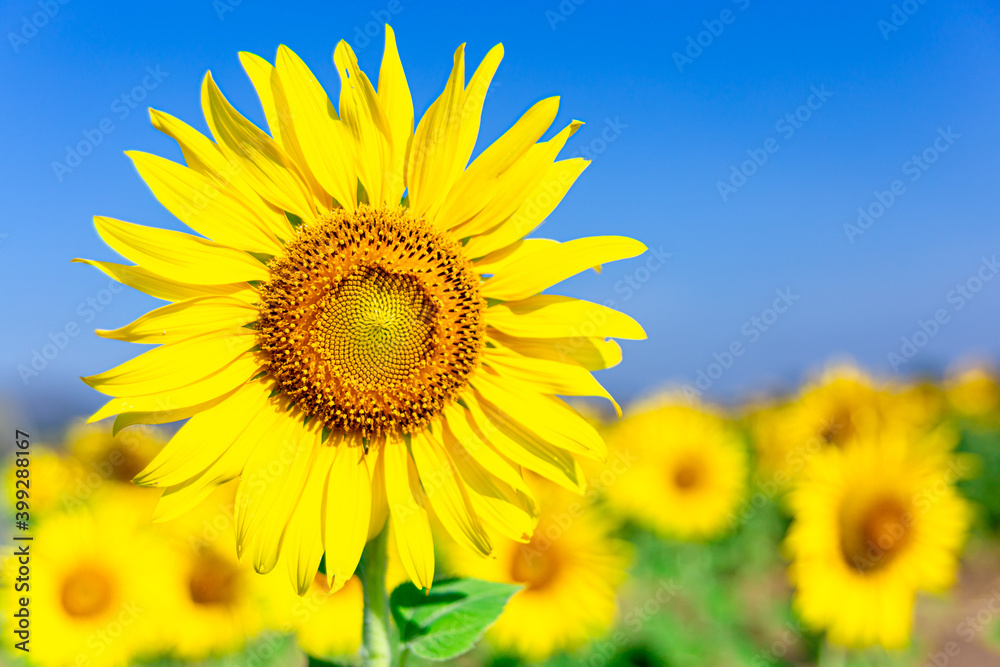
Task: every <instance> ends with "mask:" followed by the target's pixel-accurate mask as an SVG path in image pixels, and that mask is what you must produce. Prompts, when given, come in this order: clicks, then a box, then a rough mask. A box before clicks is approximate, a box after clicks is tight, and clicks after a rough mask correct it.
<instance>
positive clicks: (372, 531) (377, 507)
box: [367, 444, 389, 542]
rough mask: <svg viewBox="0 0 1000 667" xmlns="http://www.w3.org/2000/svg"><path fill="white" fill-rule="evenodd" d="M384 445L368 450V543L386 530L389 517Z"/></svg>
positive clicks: (376, 445)
mask: <svg viewBox="0 0 1000 667" xmlns="http://www.w3.org/2000/svg"><path fill="white" fill-rule="evenodd" d="M383 447H384V444H373V445H372V446H371V447H369V448H368V457H367V458H368V472H369V473H371V483H372V513H371V519H370V520H369V522H368V541H369V542H370V541H372V540H373V539H375V538H376V537H377V536H378V534H379V533H381V532H382V530H383V529H384V528H385V520H386V518H388V516H389V505H388V502H387V500H386V497H385V470H384V468H385V462H384V461H383V458H382V455H381V451H382V449H383Z"/></svg>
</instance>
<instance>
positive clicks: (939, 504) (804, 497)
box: [785, 432, 970, 648]
mask: <svg viewBox="0 0 1000 667" xmlns="http://www.w3.org/2000/svg"><path fill="white" fill-rule="evenodd" d="M952 437H953V436H951V435H946V434H944V433H943V432H936V433H933V434H931V435H930V436H928V440H927V441H924V442H922V443H919V445H918V446H912V445H911V444H910V442H909V441H908V437H907V435H902V434H898V433H888V432H887V433H883V435H881V436H880V437H879V438H877V439H876V438H871V439H864V440H860V441H858V443H856V446H853V447H850V448H847V449H835V448H830V449H826V450H824V451H822V452H820V453H819V454H817V455H816V456H815V457H814V458H813V459H812V460H811V461H810V462H809V464H808V466H807V468H806V470H805V473H804V476H803V478H802V480H801V483H800V484H799V485H798V486H797V487H796V489H795V490H794V491H793V492H792V494H791V497H790V501H791V506H792V509H793V512H794V521H793V523H792V526H791V528H790V529H789V533H788V537H787V540H786V544H785V548H786V550H787V552H788V554H789V556H790V557H791V560H792V562H791V565H790V568H789V575H790V578H791V581H792V583H793V585H794V586H795V588H796V591H795V599H794V606H795V608H796V610H797V612H798V613H799V615H800V616H801V617H802V619H803V620H804V621H805V622H806V623H807V624H808V625H809V626H811V627H813V628H815V629H820V630H822V629H825V630H826V632H827V637H828V639H829V641H830V642H831V643H834V644H840V645H845V646H848V647H863V646H870V645H881V646H884V647H886V648H900V647H903V646H905V645H906V643H907V642H908V641H909V636H910V627H911V622H912V616H913V604H914V597H915V594H916V593H917V592H918V591H942V590H944V589H945V588H947V587H948V586H950V585H951V583H952V581H953V580H954V578H955V572H956V569H957V567H958V555H959V552H960V550H961V546H962V544H963V542H964V539H965V535H966V530H967V528H968V524H969V520H970V508H969V506H968V505H967V503H966V502H965V501H964V500H962V499H961V498H960V497H959V495H958V494H957V492H956V490H955V488H954V484H953V482H954V481H955V475H954V473H953V468H952V467H951V466H950V465H949V463H950V460H951V455H950V454H949V449H950V447H951V446H952V444H953V443H952V442H950V440H951V439H952Z"/></svg>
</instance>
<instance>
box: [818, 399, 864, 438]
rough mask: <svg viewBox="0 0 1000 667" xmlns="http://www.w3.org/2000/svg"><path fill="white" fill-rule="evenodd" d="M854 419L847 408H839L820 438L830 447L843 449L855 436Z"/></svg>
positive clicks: (823, 429)
mask: <svg viewBox="0 0 1000 667" xmlns="http://www.w3.org/2000/svg"><path fill="white" fill-rule="evenodd" d="M855 432H856V431H855V428H854V417H853V416H852V415H851V410H850V409H849V408H846V407H840V408H837V410H836V411H835V412H834V413H833V414H832V415H830V418H829V420H828V421H827V422H826V423H825V424H824V426H823V428H822V430H821V431H820V437H821V438H822V439H823V442H825V443H826V444H828V445H833V446H835V447H843V446H844V444H845V443H847V442H848V441H849V440H850V439H851V438H853V437H854V435H855Z"/></svg>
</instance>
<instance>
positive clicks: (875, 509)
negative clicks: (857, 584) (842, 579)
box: [841, 498, 912, 573]
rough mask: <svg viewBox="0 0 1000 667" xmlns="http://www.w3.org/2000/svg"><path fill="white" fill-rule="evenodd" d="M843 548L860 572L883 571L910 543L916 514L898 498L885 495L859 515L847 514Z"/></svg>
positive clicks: (842, 531)
mask: <svg viewBox="0 0 1000 667" xmlns="http://www.w3.org/2000/svg"><path fill="white" fill-rule="evenodd" d="M841 523H842V524H843V525H842V526H841V550H842V551H843V554H844V558H845V559H846V561H847V564H848V565H850V566H851V567H853V568H854V569H855V570H857V571H858V572H862V573H867V572H873V571H875V570H880V569H882V568H884V567H886V566H887V565H888V564H889V563H891V562H892V561H893V560H894V559H895V558H896V557H897V556H898V555H899V554H900V553H902V551H903V550H904V549H905V547H906V544H907V543H908V542H909V539H910V535H911V532H912V517H911V515H910V512H909V511H908V509H907V507H906V506H905V505H904V504H903V503H901V502H899V501H898V500H897V499H895V498H881V499H879V500H876V501H875V502H873V503H871V504H870V505H869V506H868V507H866V508H865V509H864V510H863V511H862V512H861V513H860V514H859V515H856V516H854V517H843V518H842V521H841Z"/></svg>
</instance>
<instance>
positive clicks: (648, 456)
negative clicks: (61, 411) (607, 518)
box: [599, 398, 748, 540]
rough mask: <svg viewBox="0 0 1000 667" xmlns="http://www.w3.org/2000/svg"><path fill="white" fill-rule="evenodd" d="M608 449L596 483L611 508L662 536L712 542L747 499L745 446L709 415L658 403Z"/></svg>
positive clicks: (617, 433) (629, 422)
mask: <svg viewBox="0 0 1000 667" xmlns="http://www.w3.org/2000/svg"><path fill="white" fill-rule="evenodd" d="M608 442H609V447H610V449H611V454H610V455H609V456H608V461H609V463H608V467H607V470H606V471H605V472H603V473H602V476H601V477H600V478H599V479H600V480H601V484H600V486H601V488H602V490H603V491H604V492H605V494H606V496H607V499H608V502H609V504H610V505H611V507H612V508H614V509H615V510H617V511H618V512H619V513H621V514H623V515H624V516H627V517H630V518H632V519H634V520H636V521H637V522H638V523H640V524H641V525H643V526H645V527H647V528H650V529H652V530H654V531H656V532H657V533H659V534H661V535H663V536H667V537H673V538H678V539H686V540H703V539H709V538H712V537H715V536H717V535H719V534H720V533H722V532H724V531H725V530H726V529H727V527H728V526H729V525H730V524H731V522H732V520H733V517H734V516H735V513H736V511H737V510H738V508H739V506H740V503H742V502H743V500H744V498H745V497H746V486H747V475H748V472H747V454H746V448H745V446H744V444H743V441H742V439H741V438H740V437H739V435H738V434H737V433H736V432H735V431H734V429H732V428H731V427H730V426H729V425H728V424H726V422H725V421H724V420H723V419H722V418H720V417H719V416H717V415H715V414H712V413H710V412H708V411H707V410H705V409H696V408H692V407H687V406H684V405H680V404H678V403H675V402H672V401H671V400H670V399H669V398H660V399H655V400H653V401H651V402H650V403H647V404H646V405H644V406H640V407H638V408H637V411H636V413H635V414H632V415H631V416H629V417H627V418H626V419H624V420H623V421H622V422H621V423H620V424H618V425H617V426H616V427H615V428H614V429H613V430H612V431H611V432H610V435H609V436H608Z"/></svg>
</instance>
